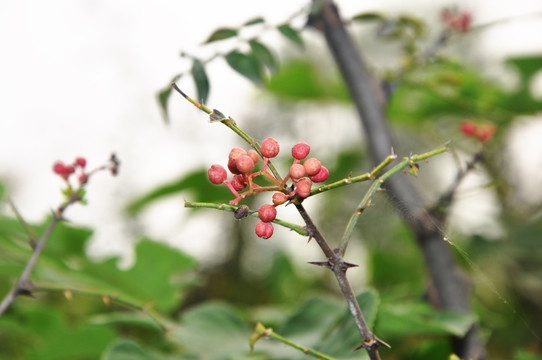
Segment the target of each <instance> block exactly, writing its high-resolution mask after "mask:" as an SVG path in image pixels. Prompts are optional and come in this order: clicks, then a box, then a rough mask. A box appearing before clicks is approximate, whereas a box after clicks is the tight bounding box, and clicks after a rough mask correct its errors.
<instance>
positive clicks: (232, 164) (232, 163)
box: [228, 159, 241, 174]
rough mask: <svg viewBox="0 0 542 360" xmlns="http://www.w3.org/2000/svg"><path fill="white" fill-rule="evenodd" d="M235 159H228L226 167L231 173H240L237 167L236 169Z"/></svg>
mask: <svg viewBox="0 0 542 360" xmlns="http://www.w3.org/2000/svg"><path fill="white" fill-rule="evenodd" d="M236 161H237V159H229V160H228V169H229V170H230V172H231V173H232V174H240V173H241V172H240V171H239V169H237V164H236V163H235V162H236Z"/></svg>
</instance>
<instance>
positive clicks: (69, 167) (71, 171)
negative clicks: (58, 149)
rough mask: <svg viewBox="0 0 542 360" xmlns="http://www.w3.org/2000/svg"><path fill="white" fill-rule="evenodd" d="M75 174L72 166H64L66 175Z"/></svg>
mask: <svg viewBox="0 0 542 360" xmlns="http://www.w3.org/2000/svg"><path fill="white" fill-rule="evenodd" d="M74 172H75V167H73V165H66V174H68V175H69V174H73V173H74Z"/></svg>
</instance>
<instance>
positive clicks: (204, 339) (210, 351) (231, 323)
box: [170, 302, 251, 360]
mask: <svg viewBox="0 0 542 360" xmlns="http://www.w3.org/2000/svg"><path fill="white" fill-rule="evenodd" d="M250 334H251V329H250V328H249V327H248V325H247V323H246V321H245V320H244V319H243V318H242V317H241V316H240V315H239V314H238V313H237V311H235V310H234V309H233V308H232V307H230V306H228V305H225V304H222V303H215V302H208V303H205V304H203V305H199V306H197V307H194V308H191V309H190V310H188V311H186V312H185V313H184V314H183V316H182V318H181V326H180V327H178V328H176V329H175V330H173V331H172V333H171V335H170V338H171V339H172V340H174V341H176V342H178V343H179V344H181V345H182V346H183V347H184V348H185V349H186V350H187V352H188V353H190V354H194V355H195V354H197V356H198V357H197V358H198V359H208V360H222V359H224V360H225V359H239V358H241V357H244V356H243V355H244V354H247V353H249V351H250V348H249V338H250Z"/></svg>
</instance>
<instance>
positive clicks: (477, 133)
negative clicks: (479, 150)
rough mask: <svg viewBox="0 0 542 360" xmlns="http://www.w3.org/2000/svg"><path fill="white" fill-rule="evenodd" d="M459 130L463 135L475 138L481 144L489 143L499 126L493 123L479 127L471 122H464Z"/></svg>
mask: <svg viewBox="0 0 542 360" xmlns="http://www.w3.org/2000/svg"><path fill="white" fill-rule="evenodd" d="M459 129H460V131H461V133H463V135H465V136H472V137H475V138H477V139H478V140H480V141H481V142H487V141H489V140H490V139H491V138H492V137H493V135H495V133H496V132H497V126H496V125H495V124H493V123H492V122H487V123H484V124H481V125H478V124H475V123H473V122H472V121H470V120H463V121H462V122H461V125H459Z"/></svg>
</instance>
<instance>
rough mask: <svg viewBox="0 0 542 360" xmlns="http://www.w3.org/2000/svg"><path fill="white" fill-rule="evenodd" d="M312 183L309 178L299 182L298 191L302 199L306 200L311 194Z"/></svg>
mask: <svg viewBox="0 0 542 360" xmlns="http://www.w3.org/2000/svg"><path fill="white" fill-rule="evenodd" d="M311 186H312V182H311V181H310V180H309V179H308V178H303V179H301V180H299V181H298V182H297V185H296V191H297V195H299V197H302V198H306V197H308V196H309V195H310V194H311Z"/></svg>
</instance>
